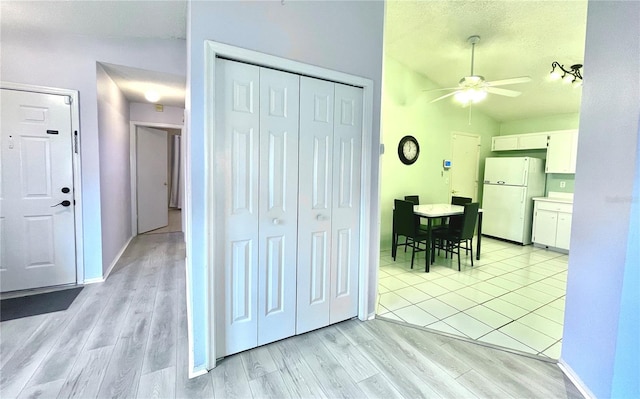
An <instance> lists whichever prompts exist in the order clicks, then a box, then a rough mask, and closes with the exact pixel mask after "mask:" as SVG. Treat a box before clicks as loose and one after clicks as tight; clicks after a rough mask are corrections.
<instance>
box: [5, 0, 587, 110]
mask: <svg viewBox="0 0 640 399" xmlns="http://www.w3.org/2000/svg"><path fill="white" fill-rule="evenodd" d="M0 7H1V10H0V17H1V18H2V29H3V31H4V30H5V29H13V30H17V31H20V32H23V33H24V34H29V33H30V32H37V33H39V34H42V33H49V32H50V33H62V34H74V35H85V36H93V37H146V38H163V39H175V38H179V39H184V38H185V37H186V9H187V2H186V1H49V2H47V1H37V2H35V1H6V0H3V1H0ZM586 8H587V2H586V0H577V1H530V0H524V1H522V0H510V1H415V0H411V1H397V0H392V1H387V2H386V18H385V52H386V54H387V55H388V56H390V57H392V58H394V59H396V60H397V61H399V62H401V63H402V64H404V65H405V66H407V67H409V68H410V69H412V70H415V71H417V72H419V73H421V74H423V75H425V76H427V77H428V78H429V79H431V80H432V81H434V82H435V83H436V84H437V85H439V86H440V87H451V86H455V85H456V84H457V83H458V81H459V80H460V78H462V77H463V76H466V75H468V74H469V69H470V56H471V49H470V46H469V44H468V43H467V42H466V39H467V37H469V36H471V35H474V34H477V35H480V36H481V37H482V40H481V41H480V43H479V44H478V45H477V46H476V63H475V72H476V73H477V74H480V75H483V76H484V77H485V78H486V79H487V80H497V79H504V78H509V77H515V76H531V77H532V78H533V81H532V82H531V83H526V84H521V85H514V86H507V87H506V88H509V89H517V90H521V91H522V92H523V94H522V95H521V96H520V97H517V98H504V97H500V96H496V95H489V97H488V98H487V99H486V100H485V101H484V102H483V103H480V104H478V105H474V107H477V108H479V109H480V110H481V111H483V112H485V113H487V114H488V115H490V116H492V117H494V118H496V119H498V120H500V121H506V120H514V119H524V118H530V117H540V116H546V115H552V114H560V113H570V112H578V111H579V108H580V96H581V91H582V90H581V89H573V88H571V87H568V86H565V85H562V84H560V83H559V82H549V81H547V80H546V77H547V76H548V74H549V71H550V69H551V62H553V61H556V60H557V61H558V62H560V63H561V64H565V65H571V64H574V63H582V60H583V54H584V35H585V25H586ZM106 69H107V71H108V73H110V74H111V75H112V76H113V78H114V80H115V81H116V82H117V84H118V85H119V86H120V87H121V88H122V90H123V92H125V94H126V95H127V96H130V97H131V98H130V100H131V101H139V100H137V99H136V100H133V98H139V97H136V96H139V95H140V94H139V93H141V92H143V91H144V90H145V88H144V85H140V86H139V87H138V88H137V89H136V86H135V85H133V84H132V82H135V81H143V82H145V84H152V83H154V84H162V83H163V82H165V83H170V86H173V88H175V85H176V84H178V80H179V79H178V77H166V76H162V75H161V74H158V73H155V72H151V71H147V72H148V73H145V71H141V70H133V69H132V68H127V67H118V66H114V65H110V66H109V65H107V66H106ZM584 75H585V79H588V65H587V66H586V67H585V70H584ZM165 78H166V79H165ZM182 79H184V77H183V78H182ZM183 89H184V86H183ZM136 90H138V94H135V93H134V92H135V91H136ZM183 96H184V94H183ZM425 96H434V94H433V93H425ZM443 101H449V100H448V99H447V100H443ZM182 103H184V97H183V100H182ZM165 104H167V105H170V104H169V103H165Z"/></svg>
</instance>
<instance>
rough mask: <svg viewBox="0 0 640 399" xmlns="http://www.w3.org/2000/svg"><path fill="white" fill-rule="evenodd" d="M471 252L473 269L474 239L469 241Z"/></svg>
mask: <svg viewBox="0 0 640 399" xmlns="http://www.w3.org/2000/svg"><path fill="white" fill-rule="evenodd" d="M469 252H471V267H473V238H472V239H471V240H469Z"/></svg>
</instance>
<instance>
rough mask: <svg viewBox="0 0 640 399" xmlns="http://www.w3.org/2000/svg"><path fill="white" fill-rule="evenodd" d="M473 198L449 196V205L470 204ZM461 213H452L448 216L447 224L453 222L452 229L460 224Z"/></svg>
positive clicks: (457, 227)
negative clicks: (452, 214)
mask: <svg viewBox="0 0 640 399" xmlns="http://www.w3.org/2000/svg"><path fill="white" fill-rule="evenodd" d="M472 201H473V200H472V199H471V198H469V197H456V196H453V197H451V205H465V204H470V203H471V202H472ZM462 219H463V215H454V216H450V217H449V225H451V224H453V226H452V227H453V228H454V229H459V228H460V226H462Z"/></svg>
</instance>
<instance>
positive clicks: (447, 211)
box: [391, 204, 482, 273]
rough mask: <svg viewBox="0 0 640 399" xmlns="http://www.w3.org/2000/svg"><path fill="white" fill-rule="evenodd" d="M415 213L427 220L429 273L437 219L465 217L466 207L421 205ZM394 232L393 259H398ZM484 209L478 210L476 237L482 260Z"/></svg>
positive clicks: (426, 251)
mask: <svg viewBox="0 0 640 399" xmlns="http://www.w3.org/2000/svg"><path fill="white" fill-rule="evenodd" d="M413 213H414V214H415V215H416V216H420V217H421V218H425V219H427V231H426V232H427V242H428V243H429V244H428V245H427V248H426V249H425V256H426V261H425V272H426V273H429V265H430V263H431V262H430V259H431V253H430V252H431V231H432V229H433V221H434V220H436V219H441V218H447V217H449V216H455V215H463V214H464V206H463V205H452V204H419V205H414V206H413ZM392 229H393V231H392V234H391V239H392V243H391V256H392V257H393V259H395V258H396V252H397V250H398V248H397V245H396V241H397V240H396V232H395V226H393V228H392ZM481 237H482V209H480V210H478V230H477V235H476V259H477V260H480V247H481V243H482V239H481Z"/></svg>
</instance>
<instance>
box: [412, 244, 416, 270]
mask: <svg viewBox="0 0 640 399" xmlns="http://www.w3.org/2000/svg"><path fill="white" fill-rule="evenodd" d="M415 256H416V242H415V241H414V242H413V243H412V245H411V268H412V269H413V259H414V258H415Z"/></svg>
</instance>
